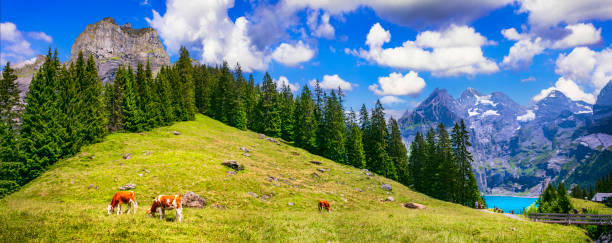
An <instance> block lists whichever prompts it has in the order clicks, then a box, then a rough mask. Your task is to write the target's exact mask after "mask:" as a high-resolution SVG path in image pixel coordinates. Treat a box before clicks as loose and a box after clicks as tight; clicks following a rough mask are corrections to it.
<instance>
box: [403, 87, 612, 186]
mask: <svg viewBox="0 0 612 243" xmlns="http://www.w3.org/2000/svg"><path fill="white" fill-rule="evenodd" d="M610 86H612V84H611V83H608V85H607V86H606V88H604V89H602V91H601V93H600V96H599V98H598V102H597V103H596V105H595V107H596V108H594V107H593V106H592V105H590V104H588V103H585V102H583V101H574V100H571V99H569V98H568V97H567V96H565V95H564V94H563V93H562V92H559V91H552V92H551V93H550V94H549V95H548V96H547V97H545V98H543V99H541V100H539V101H537V102H536V103H534V104H532V105H529V106H522V105H520V104H518V103H516V102H514V101H513V100H512V99H511V98H510V97H508V96H507V95H506V94H504V93H502V92H493V93H491V94H483V93H481V92H479V91H477V90H475V89H473V88H468V89H466V90H465V91H464V92H463V93H462V94H461V96H460V97H459V98H458V99H454V98H453V97H452V96H451V95H450V94H448V92H447V91H446V90H444V89H436V90H434V91H433V92H432V94H431V95H430V96H429V97H427V98H426V99H425V100H424V101H423V102H421V103H420V104H419V106H418V107H416V108H415V109H414V110H413V111H412V112H406V113H405V115H404V116H403V117H402V118H400V120H399V123H400V126H401V128H402V134H403V136H404V141H405V142H406V143H407V144H408V145H409V143H410V142H411V141H412V140H413V137H414V135H415V134H416V132H417V131H421V132H426V131H427V129H429V127H430V126H432V127H434V126H435V125H436V124H437V123H440V122H442V123H444V125H445V126H446V127H447V128H450V127H451V126H453V125H454V123H455V122H456V121H459V120H460V119H464V120H465V121H466V124H467V126H468V127H469V130H470V133H471V139H472V144H473V147H472V152H473V154H474V164H473V165H472V167H473V168H474V171H475V173H476V177H477V180H478V185H479V187H480V189H481V191H483V192H485V193H487V194H532V195H535V194H538V193H539V192H540V191H541V190H542V189H543V187H544V186H545V185H546V184H547V183H548V182H550V181H561V180H566V179H567V180H568V182H570V183H579V184H582V183H586V182H588V181H589V180H590V179H591V178H584V177H583V178H581V179H573V176H572V175H573V174H576V173H579V172H580V169H579V168H580V167H584V165H585V164H592V162H593V158H595V157H597V155H599V154H605V153H608V152H610V150H612V147H608V146H607V144H612V142H608V141H607V139H608V138H612V136H608V135H607V134H601V133H600V132H607V133H612V130H611V129H608V127H609V126H610V124H611V123H610V120H607V119H610V118H611V117H612V105H611V104H612V102H610V100H609V99H610V98H609V97H612V94H611V95H608V92H611V91H612V88H609V87H610ZM602 96H603V97H605V98H603V97H602ZM600 99H601V101H600ZM594 121H600V123H601V124H599V123H597V124H599V125H597V126H594V125H593V124H594ZM598 132H599V133H598ZM589 136H590V137H589ZM585 141H590V142H591V143H599V144H602V146H599V147H593V146H592V145H591V146H590V147H589V146H588V145H587V146H585V145H584V144H585ZM595 141H597V142H595ZM581 144H582V145H581ZM603 162H605V163H606V164H608V163H609V164H610V169H609V171H612V161H603ZM599 163H600V164H601V163H602V161H599ZM604 170H605V169H604ZM609 171H608V172H609ZM594 178H596V177H593V179H594Z"/></svg>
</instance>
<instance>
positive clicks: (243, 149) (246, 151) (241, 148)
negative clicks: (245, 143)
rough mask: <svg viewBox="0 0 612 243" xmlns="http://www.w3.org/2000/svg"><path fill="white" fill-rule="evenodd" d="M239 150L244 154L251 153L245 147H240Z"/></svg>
mask: <svg viewBox="0 0 612 243" xmlns="http://www.w3.org/2000/svg"><path fill="white" fill-rule="evenodd" d="M240 150H242V152H245V153H248V152H251V150H249V149H248V148H247V147H240Z"/></svg>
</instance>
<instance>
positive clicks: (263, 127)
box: [255, 73, 281, 137]
mask: <svg viewBox="0 0 612 243" xmlns="http://www.w3.org/2000/svg"><path fill="white" fill-rule="evenodd" d="M261 88H262V94H261V99H260V100H259V102H258V104H257V119H256V120H257V124H256V125H255V128H256V130H257V131H259V132H262V133H264V134H266V135H268V136H272V137H280V136H281V116H280V109H279V104H278V103H279V95H278V92H277V91H276V84H275V83H274V81H272V78H271V77H270V74H268V73H266V74H265V75H264V79H263V81H262V87H261Z"/></svg>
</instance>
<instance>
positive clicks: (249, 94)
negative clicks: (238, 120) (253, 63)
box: [244, 74, 258, 129]
mask: <svg viewBox="0 0 612 243" xmlns="http://www.w3.org/2000/svg"><path fill="white" fill-rule="evenodd" d="M257 99H258V88H257V86H255V79H254V78H253V74H249V80H248V82H247V86H246V90H245V92H244V105H245V109H246V113H247V127H248V128H251V129H253V122H254V120H255V117H256V115H255V106H256V105H257Z"/></svg>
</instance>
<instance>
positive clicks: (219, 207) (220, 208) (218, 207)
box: [215, 204, 227, 210]
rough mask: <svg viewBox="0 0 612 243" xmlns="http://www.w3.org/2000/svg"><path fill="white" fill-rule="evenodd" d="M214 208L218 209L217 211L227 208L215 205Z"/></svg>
mask: <svg viewBox="0 0 612 243" xmlns="http://www.w3.org/2000/svg"><path fill="white" fill-rule="evenodd" d="M215 208H217V209H219V210H226V209H227V208H226V207H225V206H223V205H221V204H215Z"/></svg>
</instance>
